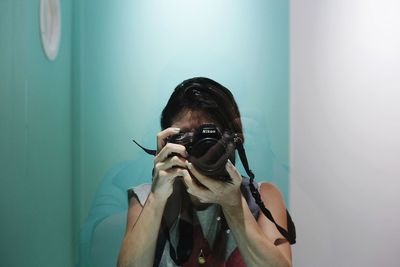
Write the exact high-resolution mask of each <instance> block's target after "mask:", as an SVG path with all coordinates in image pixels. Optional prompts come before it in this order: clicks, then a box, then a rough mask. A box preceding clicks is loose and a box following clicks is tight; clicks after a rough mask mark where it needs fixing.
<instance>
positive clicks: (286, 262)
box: [222, 188, 291, 267]
mask: <svg viewBox="0 0 400 267" xmlns="http://www.w3.org/2000/svg"><path fill="white" fill-rule="evenodd" d="M272 190H277V189H276V188H275V189H272ZM263 191H264V192H263ZM262 193H266V190H262ZM274 194H275V192H274ZM277 195H280V193H279V192H277ZM262 196H264V198H265V195H263V194H262ZM268 202H269V203H271V204H272V205H275V206H280V203H278V204H276V202H282V203H283V201H282V200H279V199H271V196H269V197H268ZM268 208H269V209H270V210H271V212H272V214H273V216H274V218H275V220H276V221H277V223H278V224H279V225H281V226H282V227H284V228H286V227H287V226H286V210H285V209H283V210H282V211H281V210H277V209H276V208H271V207H270V206H268ZM222 209H223V212H224V215H225V218H226V220H227V222H228V225H229V227H230V229H231V232H232V234H233V236H234V237H235V240H236V243H237V244H238V247H239V250H240V253H241V255H242V257H243V259H244V261H245V262H246V265H247V266H260V267H261V266H263V267H264V266H291V248H290V245H289V243H288V242H287V241H286V242H283V243H280V244H279V242H277V243H278V244H279V245H275V241H279V240H283V237H282V236H281V234H280V233H279V231H278V230H277V229H276V227H275V225H274V224H273V223H272V222H270V221H269V220H268V219H267V218H266V217H265V216H264V215H263V214H260V217H259V219H258V222H257V221H256V220H255V219H254V216H253V215H252V214H251V212H250V210H249V207H248V205H247V202H246V200H245V199H244V198H243V197H241V203H240V205H236V206H231V207H229V206H225V207H223V208H222Z"/></svg>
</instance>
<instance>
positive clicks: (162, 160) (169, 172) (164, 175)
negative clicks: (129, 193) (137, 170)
mask: <svg viewBox="0 0 400 267" xmlns="http://www.w3.org/2000/svg"><path fill="white" fill-rule="evenodd" d="M179 131H180V129H179V128H173V127H170V128H167V129H165V130H163V131H161V132H160V133H158V134H157V155H156V157H155V158H154V174H153V184H152V187H151V192H152V193H153V194H154V196H155V197H156V198H158V199H160V200H164V201H166V200H167V199H168V197H169V196H170V195H171V194H172V192H173V185H174V181H175V178H176V177H179V176H183V171H184V170H185V169H186V164H185V161H186V158H187V151H186V148H185V147H184V146H183V145H179V144H173V143H166V139H167V138H168V137H169V136H172V135H175V134H177V133H179Z"/></svg>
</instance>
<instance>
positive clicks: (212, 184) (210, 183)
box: [186, 161, 221, 191]
mask: <svg viewBox="0 0 400 267" xmlns="http://www.w3.org/2000/svg"><path fill="white" fill-rule="evenodd" d="M186 167H187V168H188V169H189V170H190V172H191V173H193V175H194V176H195V177H196V179H197V180H198V181H199V182H200V183H201V184H202V185H204V186H205V187H207V188H208V189H210V190H211V191H214V190H215V189H217V188H218V187H219V186H221V184H220V182H219V181H217V180H214V179H212V178H210V177H208V176H205V175H203V174H201V173H200V172H199V171H198V170H197V169H196V168H195V167H194V166H193V164H192V163H190V162H189V161H186Z"/></svg>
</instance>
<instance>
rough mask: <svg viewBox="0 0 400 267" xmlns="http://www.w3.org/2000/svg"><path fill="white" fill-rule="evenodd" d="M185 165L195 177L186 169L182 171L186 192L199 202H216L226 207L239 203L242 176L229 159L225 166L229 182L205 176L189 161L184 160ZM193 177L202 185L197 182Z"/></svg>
mask: <svg viewBox="0 0 400 267" xmlns="http://www.w3.org/2000/svg"><path fill="white" fill-rule="evenodd" d="M186 166H187V168H188V169H189V170H190V172H191V173H192V174H193V176H194V177H195V178H193V177H192V176H191V175H190V174H189V172H188V171H187V170H184V171H183V178H184V182H185V184H186V186H187V192H188V193H189V194H191V195H193V196H195V197H197V198H198V199H199V201H200V202H201V203H216V204H219V205H221V206H222V207H227V208H228V207H232V206H236V205H239V204H240V203H241V197H242V195H241V192H240V184H241V183H242V176H241V175H240V173H239V172H238V170H237V169H236V167H235V166H234V165H233V164H232V162H231V161H230V160H228V162H227V163H226V165H225V168H226V170H227V171H228V173H229V176H230V177H231V180H232V181H231V182H222V181H218V180H216V179H213V178H210V177H208V176H205V175H203V174H201V173H200V172H199V171H198V170H196V168H195V167H194V166H193V165H192V164H191V163H190V162H187V161H186ZM194 179H196V180H197V181H198V182H199V183H200V184H201V185H203V186H201V185H199V184H197V183H196V182H195V181H194Z"/></svg>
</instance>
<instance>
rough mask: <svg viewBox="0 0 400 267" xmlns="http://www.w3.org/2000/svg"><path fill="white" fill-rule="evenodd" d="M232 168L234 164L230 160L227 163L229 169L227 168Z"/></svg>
mask: <svg viewBox="0 0 400 267" xmlns="http://www.w3.org/2000/svg"><path fill="white" fill-rule="evenodd" d="M232 166H233V164H232V162H231V160H230V159H228V162H227V163H226V167H227V168H230V167H232Z"/></svg>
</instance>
